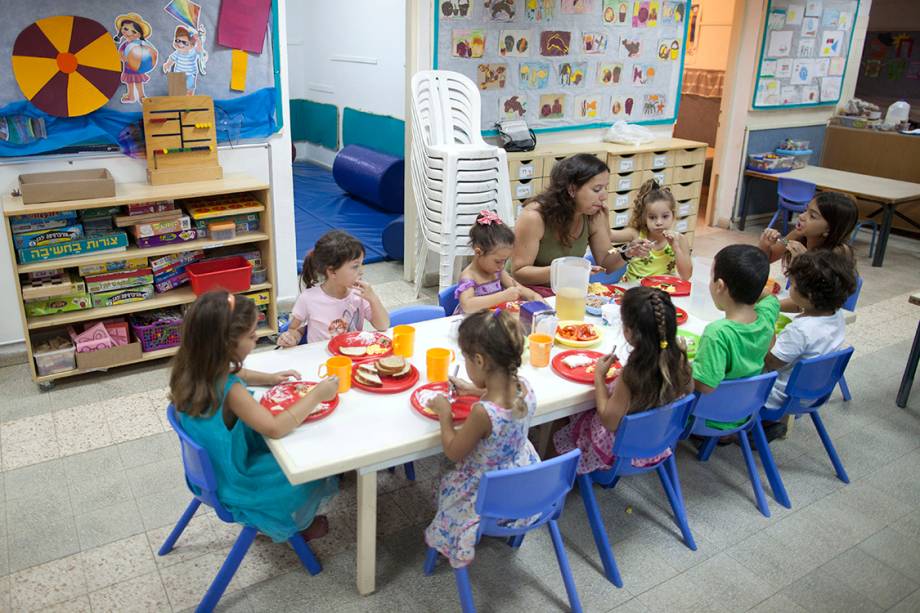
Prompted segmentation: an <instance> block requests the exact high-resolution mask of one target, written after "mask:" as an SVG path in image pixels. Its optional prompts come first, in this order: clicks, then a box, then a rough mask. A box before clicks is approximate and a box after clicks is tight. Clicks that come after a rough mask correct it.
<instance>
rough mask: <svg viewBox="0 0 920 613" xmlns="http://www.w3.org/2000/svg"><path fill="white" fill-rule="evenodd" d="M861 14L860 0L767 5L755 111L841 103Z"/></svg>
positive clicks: (790, 0) (786, 0) (777, 0)
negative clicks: (855, 29) (859, 14)
mask: <svg viewBox="0 0 920 613" xmlns="http://www.w3.org/2000/svg"><path fill="white" fill-rule="evenodd" d="M858 11H859V0H823V1H809V2H803V1H802V0H768V3H767V11H766V16H765V18H764V21H763V38H762V40H761V47H760V59H759V61H758V72H757V87H756V88H755V92H754V100H753V101H752V108H753V109H755V110H757V109H775V108H782V107H786V106H807V105H819V104H820V105H823V104H835V103H837V102H838V101H839V99H840V90H841V87H842V84H843V79H842V78H841V77H842V76H843V73H844V72H845V70H846V59H847V55H848V54H849V49H850V45H851V44H852V39H853V20H854V19H855V18H856V15H857V14H858ZM780 15H782V19H780ZM866 44H868V41H867V43H866ZM867 70H868V67H867ZM834 88H836V89H834ZM857 95H858V92H857Z"/></svg>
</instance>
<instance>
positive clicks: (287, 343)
mask: <svg viewBox="0 0 920 613" xmlns="http://www.w3.org/2000/svg"><path fill="white" fill-rule="evenodd" d="M304 323H305V322H304V321H303V320H302V319H299V318H298V317H295V316H294V315H291V319H290V321H289V322H288V329H287V330H285V331H284V332H282V333H281V334H280V335H279V336H278V346H279V347H295V346H297V345H298V344H299V343H300V339H302V338H303V335H304V334H305V333H306V331H305V330H304V329H303V325H304Z"/></svg>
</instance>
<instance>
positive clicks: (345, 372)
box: [317, 355, 351, 394]
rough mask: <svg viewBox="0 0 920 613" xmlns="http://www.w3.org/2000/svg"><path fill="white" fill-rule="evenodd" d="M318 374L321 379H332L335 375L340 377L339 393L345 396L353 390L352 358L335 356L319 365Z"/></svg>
mask: <svg viewBox="0 0 920 613" xmlns="http://www.w3.org/2000/svg"><path fill="white" fill-rule="evenodd" d="M323 371H325V372H323ZM317 374H318V375H319V376H320V377H331V376H333V375H334V376H336V377H338V378H339V393H340V394H343V393H345V392H347V391H348V390H350V389H351V358H349V357H345V356H341V355H337V356H333V357H331V358H329V359H328V360H326V362H325V363H323V364H320V365H319V369H318V370H317Z"/></svg>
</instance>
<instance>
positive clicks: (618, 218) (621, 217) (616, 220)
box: [610, 210, 632, 229]
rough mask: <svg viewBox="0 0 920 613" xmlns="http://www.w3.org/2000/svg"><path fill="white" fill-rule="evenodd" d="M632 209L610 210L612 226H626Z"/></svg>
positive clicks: (617, 227)
mask: <svg viewBox="0 0 920 613" xmlns="http://www.w3.org/2000/svg"><path fill="white" fill-rule="evenodd" d="M631 213H632V211H630V210H625V211H610V227H611V228H614V229H620V228H625V227H626V224H628V223H629V216H630V215H631Z"/></svg>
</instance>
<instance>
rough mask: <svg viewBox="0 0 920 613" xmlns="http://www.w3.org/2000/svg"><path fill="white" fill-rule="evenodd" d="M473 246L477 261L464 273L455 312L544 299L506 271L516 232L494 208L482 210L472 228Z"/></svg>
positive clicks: (457, 291)
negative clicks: (492, 209)
mask: <svg viewBox="0 0 920 613" xmlns="http://www.w3.org/2000/svg"><path fill="white" fill-rule="evenodd" d="M470 246H471V247H472V248H473V260H472V261H471V262H470V265H469V266H467V267H466V268H464V269H463V272H461V273H460V282H459V283H458V284H457V289H456V290H455V291H454V297H455V298H456V299H457V300H459V301H460V303H459V304H458V305H457V308H456V310H455V311H454V314H457V313H473V312H475V311H480V310H482V309H490V308H492V307H494V306H496V305H499V304H502V303H504V302H513V301H516V300H525V301H530V300H542V299H543V298H542V297H541V296H540V294H538V293H537V292H535V291H533V290H532V289H528V288H526V287H524V286H523V285H521V284H520V283H518V282H517V281H515V280H514V279H513V278H512V277H511V275H509V274H508V272H507V271H506V270H505V264H507V262H508V258H510V257H511V251H512V249H513V248H514V232H513V231H512V230H511V228H509V227H508V226H506V225H505V223H504V222H503V221H502V219H501V217H499V216H498V215H497V214H496V213H495V212H494V211H480V213H479V215H478V216H477V217H476V223H474V224H473V227H471V228H470Z"/></svg>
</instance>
